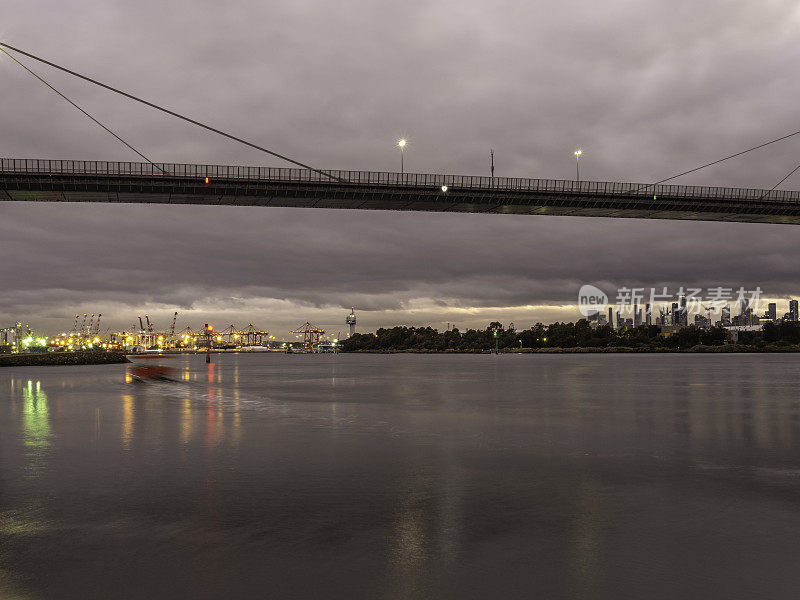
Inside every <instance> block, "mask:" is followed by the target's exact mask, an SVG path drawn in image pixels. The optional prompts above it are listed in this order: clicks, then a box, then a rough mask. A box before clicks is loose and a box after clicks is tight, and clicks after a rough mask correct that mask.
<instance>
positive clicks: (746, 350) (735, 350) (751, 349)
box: [340, 344, 800, 354]
mask: <svg viewBox="0 0 800 600" xmlns="http://www.w3.org/2000/svg"><path fill="white" fill-rule="evenodd" d="M340 352H341V353H342V354H494V350H454V349H447V350H351V351H347V352H344V351H340ZM796 352H800V345H790V346H751V345H739V344H728V345H724V346H693V347H692V348H632V347H627V346H613V347H606V348H597V347H591V346H587V347H574V348H505V349H503V348H501V349H500V352H499V354H792V353H796Z"/></svg>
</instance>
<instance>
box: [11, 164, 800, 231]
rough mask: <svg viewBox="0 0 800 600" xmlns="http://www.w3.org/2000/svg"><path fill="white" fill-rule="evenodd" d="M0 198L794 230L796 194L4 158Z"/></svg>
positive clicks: (799, 206)
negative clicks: (676, 221)
mask: <svg viewBox="0 0 800 600" xmlns="http://www.w3.org/2000/svg"><path fill="white" fill-rule="evenodd" d="M206 178H208V183H206ZM442 186H446V187H447V190H446V191H443V188H442ZM0 199H3V200H10V201H25V202H126V203H158V204H215V205H216V204H220V205H235V206H289V207H301V208H303V207H308V208H311V207H313V208H345V209H371V210H410V211H436V212H475V213H503V214H537V215H573V216H594V217H630V218H645V219H689V220H703V221H740V222H757V223H787V224H800V192H797V191H783V190H774V191H768V190H758V189H744V188H725V187H703V186H684V185H657V186H652V185H646V184H637V183H615V182H601V181H581V182H577V181H569V180H553V179H523V178H507V177H476V176H463V175H433V174H420V173H405V174H401V173H383V172H371V171H325V172H323V173H317V172H314V171H310V170H306V169H280V168H270V167H244V166H218V165H182V164H166V163H165V164H158V165H156V166H155V167H154V166H153V165H151V164H148V163H130V162H102V161H71V160H38V159H0Z"/></svg>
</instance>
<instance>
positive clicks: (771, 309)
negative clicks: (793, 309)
mask: <svg viewBox="0 0 800 600" xmlns="http://www.w3.org/2000/svg"><path fill="white" fill-rule="evenodd" d="M767 318H768V319H772V320H773V321H774V320H775V319H777V318H778V305H777V304H775V303H774V302H770V303H769V304H768V305H767Z"/></svg>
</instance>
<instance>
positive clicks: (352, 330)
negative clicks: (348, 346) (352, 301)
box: [344, 307, 356, 337]
mask: <svg viewBox="0 0 800 600" xmlns="http://www.w3.org/2000/svg"><path fill="white" fill-rule="evenodd" d="M344 322H345V323H346V324H347V325H350V334H349V335H348V336H347V337H353V334H354V333H355V332H356V309H355V307H353V308H352V309H351V310H350V314H349V315H347V318H346V319H345V320H344Z"/></svg>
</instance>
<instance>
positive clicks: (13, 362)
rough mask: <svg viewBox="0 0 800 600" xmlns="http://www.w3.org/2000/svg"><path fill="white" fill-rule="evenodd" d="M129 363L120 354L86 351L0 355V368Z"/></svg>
mask: <svg viewBox="0 0 800 600" xmlns="http://www.w3.org/2000/svg"><path fill="white" fill-rule="evenodd" d="M126 362H130V361H129V360H128V359H127V358H125V355H124V354H123V353H122V352H106V351H104V350H99V351H93V350H86V351H80V352H45V353H42V354H0V367H43V366H56V365H107V364H116V363H126Z"/></svg>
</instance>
